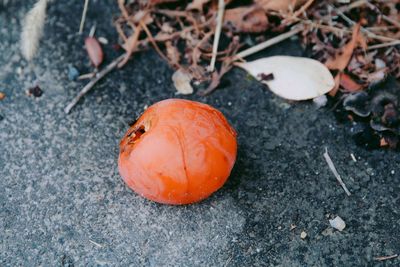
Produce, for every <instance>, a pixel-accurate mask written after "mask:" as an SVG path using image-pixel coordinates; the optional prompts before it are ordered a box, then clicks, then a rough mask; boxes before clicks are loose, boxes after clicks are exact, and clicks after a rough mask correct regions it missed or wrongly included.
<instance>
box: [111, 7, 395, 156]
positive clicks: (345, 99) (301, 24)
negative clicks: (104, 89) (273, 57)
mask: <svg viewBox="0 0 400 267" xmlns="http://www.w3.org/2000/svg"><path fill="white" fill-rule="evenodd" d="M221 2H222V1H216V0H195V1H191V2H188V1H179V0H150V1H144V0H130V1H124V0H118V6H119V8H120V11H121V15H120V16H119V17H117V18H115V19H114V25H115V28H116V30H117V32H118V34H119V43H120V46H121V47H122V49H124V50H125V51H126V53H125V56H124V59H123V60H122V61H121V62H120V63H119V67H121V66H123V65H124V64H126V63H127V62H128V60H129V59H131V58H132V57H133V55H134V54H135V53H137V52H140V51H144V50H146V49H148V48H149V47H153V48H154V49H155V51H156V52H157V53H158V54H159V55H160V57H161V58H163V59H164V60H165V61H166V62H167V63H168V64H169V65H170V66H171V68H173V69H175V71H176V70H181V71H184V72H186V73H188V74H189V75H190V78H191V80H192V84H194V85H200V84H202V83H205V84H206V86H204V85H202V86H201V87H202V88H206V89H205V90H203V91H200V92H199V94H200V95H206V94H209V93H211V92H213V91H214V90H215V89H217V88H219V87H220V83H221V81H222V80H223V79H222V77H223V76H224V74H226V73H227V72H229V71H230V69H231V68H232V67H233V65H234V62H235V61H238V60H243V58H242V57H245V56H248V55H250V54H253V53H256V52H257V51H259V50H257V49H254V51H252V48H253V47H255V46H256V45H257V44H260V43H263V42H266V41H268V40H271V38H274V37H279V36H281V35H282V36H283V35H285V34H288V33H289V32H294V34H297V35H298V37H299V40H300V41H301V43H302V44H303V46H304V49H305V50H306V51H309V56H310V57H312V58H314V59H317V60H319V61H320V62H322V63H324V64H325V65H326V66H327V67H328V68H329V69H330V70H331V72H332V74H333V75H334V77H335V87H334V88H332V90H331V92H330V93H329V95H330V97H331V102H334V104H333V105H334V106H335V107H336V109H335V114H336V115H337V117H340V119H341V120H342V121H352V122H355V123H356V122H360V123H362V124H363V127H359V131H358V132H357V133H355V135H354V137H355V139H356V142H357V143H358V144H360V145H362V146H364V147H366V148H377V147H390V148H395V149H397V148H398V143H399V142H398V136H399V134H400V133H399V113H400V111H399V103H398V97H399V96H400V93H399V90H398V89H397V90H395V91H394V92H391V93H390V94H389V93H387V92H385V91H384V90H382V92H377V91H379V90H375V89H374V90H372V88H379V86H380V84H382V83H383V82H385V80H386V79H387V77H389V76H391V77H394V78H395V79H400V52H399V48H400V23H399V21H400V10H399V5H398V4H397V3H396V1H378V0H363V1H354V2H351V3H345V1H336V0H326V1H313V0H308V1H306V0H298V1H289V0H287V1H281V0H279V1H278V0H253V1H245V2H244V1H238V0H226V1H224V4H222V5H221ZM218 12H223V15H224V16H223V20H222V23H221V22H218V20H217V17H218ZM219 28H222V33H221V35H220V36H217V35H215V33H216V32H218V29H219ZM296 29H298V30H296ZM214 38H218V51H217V53H215V50H213V43H214ZM278 39H279V38H278ZM279 40H280V39H279ZM274 44H275V42H274ZM214 46H215V45H214ZM214 48H215V47H214ZM244 50H246V52H245V53H242V52H243V51H244ZM214 58H216V61H217V64H216V69H215V70H214V71H211V69H213V66H211V65H213V64H210V62H212V61H213V59H214ZM210 67H211V68H210ZM261 79H264V80H271V79H274V76H273V74H272V73H271V74H265V75H263V77H261ZM360 129H361V130H360Z"/></svg>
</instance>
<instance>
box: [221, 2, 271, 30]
mask: <svg viewBox="0 0 400 267" xmlns="http://www.w3.org/2000/svg"><path fill="white" fill-rule="evenodd" d="M224 24H225V27H228V28H231V29H232V31H233V32H252V33H255V32H263V31H265V30H266V29H267V27H268V18H267V15H266V14H265V12H264V10H262V9H260V8H257V7H237V8H233V9H227V10H225V17H224Z"/></svg>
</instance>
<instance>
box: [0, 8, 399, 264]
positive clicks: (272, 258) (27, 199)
mask: <svg viewBox="0 0 400 267" xmlns="http://www.w3.org/2000/svg"><path fill="white" fill-rule="evenodd" d="M78 2H79V3H78ZM81 2H82V1H55V2H53V3H52V4H50V7H49V10H48V12H49V16H48V20H47V24H46V28H45V36H44V39H43V41H42V42H41V46H40V52H39V55H38V57H37V58H36V59H35V61H34V65H33V66H32V67H31V68H30V67H29V66H28V64H27V63H26V62H25V61H24V60H23V59H22V58H21V56H20V54H19V50H18V49H19V47H18V39H19V34H20V24H21V19H22V18H23V15H24V14H25V13H26V11H27V10H28V8H29V7H31V5H32V3H33V1H19V2H18V1H13V3H11V4H10V5H9V6H8V7H6V8H4V7H3V8H1V9H0V51H1V52H0V65H1V69H0V91H2V92H4V93H5V94H6V95H7V96H6V98H5V99H4V100H3V101H0V115H1V117H2V118H3V119H2V120H1V119H0V266H398V265H400V259H399V258H397V259H392V260H388V261H385V262H378V261H376V260H374V257H377V256H386V255H393V254H397V253H400V240H399V237H400V227H399V223H400V211H399V205H400V185H399V176H400V169H399V166H400V156H399V154H398V153H395V152H391V151H383V150H382V151H366V150H364V149H362V148H359V147H356V146H355V144H354V143H353V141H352V140H351V132H350V129H351V127H350V126H349V125H342V124H338V122H337V121H336V120H335V119H334V117H333V115H332V112H331V111H329V110H328V109H320V110H318V109H316V107H315V106H313V104H312V103H309V102H308V103H296V104H294V103H288V102H286V101H283V100H281V99H279V98H278V97H276V96H274V95H273V94H272V93H271V92H269V91H268V90H267V89H266V88H265V87H264V86H262V85H260V84H259V83H257V82H255V81H253V80H251V79H248V77H247V76H246V74H245V73H244V72H243V71H241V70H234V71H232V72H231V73H230V74H229V75H227V80H228V81H229V82H230V84H229V85H228V86H226V87H225V88H223V89H220V90H218V91H217V92H215V93H214V94H212V95H210V96H208V97H199V96H197V95H191V96H189V97H188V98H189V99H194V100H198V101H201V102H205V103H209V104H211V105H213V106H215V107H217V108H219V109H220V110H221V111H222V112H223V113H224V114H225V115H226V116H227V118H228V119H229V121H230V122H231V123H232V124H233V125H234V127H235V128H236V129H237V131H238V133H239V137H238V142H239V152H238V159H237V163H236V166H235V168H234V171H233V173H232V175H231V177H230V179H229V181H228V183H227V184H226V185H225V186H224V187H223V188H222V189H221V190H220V191H218V192H217V193H216V194H214V195H213V196H211V197H210V198H209V199H207V200H205V201H203V202H201V203H198V204H195V205H189V206H181V207H176V206H166V205H159V204H155V203H152V202H149V201H147V200H145V199H143V198H141V197H139V196H138V195H136V194H135V193H133V192H132V191H131V190H130V189H129V188H127V187H126V186H125V185H124V183H123V181H122V180H121V178H120V176H119V174H118V171H117V157H118V143H119V139H120V138H121V137H122V136H123V133H124V132H125V131H126V130H127V128H128V123H129V122H130V121H131V120H133V119H134V118H135V117H136V116H138V115H139V114H140V113H141V112H142V111H143V109H144V107H145V106H146V105H150V104H152V103H154V102H156V101H158V100H161V99H165V98H170V97H175V94H174V88H173V84H172V81H171V75H172V71H171V70H170V69H169V68H168V66H167V64H166V63H164V62H163V61H162V60H161V59H160V58H159V57H158V56H157V55H156V54H155V53H153V52H147V53H143V54H140V55H136V56H135V57H134V60H132V61H131V62H130V63H129V64H128V66H127V67H125V68H124V69H122V70H119V71H115V72H113V73H112V74H110V75H108V76H107V77H106V78H105V79H104V80H103V81H102V82H100V83H99V84H98V85H97V86H96V87H95V88H94V90H93V91H91V92H90V93H89V94H88V95H87V96H86V97H85V98H84V100H83V101H81V102H79V104H78V105H77V107H76V108H75V109H73V110H72V112H71V114H70V115H68V116H66V115H65V114H64V112H63V108H64V107H65V105H66V104H67V103H68V101H70V100H71V99H72V98H73V97H74V96H75V95H76V94H77V92H78V91H79V90H80V89H81V88H82V86H83V85H84V84H85V83H84V82H70V81H69V80H68V78H67V70H68V64H73V65H75V66H76V67H77V68H78V69H79V70H80V71H81V72H82V73H84V72H85V71H88V70H89V69H90V67H89V63H88V60H87V56H86V54H85V51H84V49H83V37H82V36H79V35H78V34H77V33H76V32H77V29H78V26H79V21H80V12H81V8H82V3H81ZM116 13H117V9H116V4H115V1H112V0H108V1H99V0H98V1H91V4H90V8H89V15H88V20H87V24H86V28H85V33H86V34H87V33H88V31H89V28H90V27H91V25H93V24H94V23H97V36H104V37H106V38H107V39H108V40H110V41H111V44H112V43H113V42H115V40H116V34H115V33H114V30H113V28H112V26H111V18H112V15H113V14H116ZM111 44H110V45H108V46H105V50H106V55H107V60H108V61H110V60H111V59H112V58H114V57H115V56H116V55H117V52H115V51H113V49H112V48H111ZM302 53H303V52H302V50H301V48H300V46H298V45H297V44H296V43H295V42H285V43H283V44H281V45H279V46H276V47H273V48H270V49H268V51H267V52H265V55H273V54H290V55H302ZM33 73H36V75H37V76H35V75H34V74H33ZM36 83H38V84H39V85H40V87H41V88H42V89H43V91H44V94H43V96H42V97H40V98H37V99H34V98H33V97H29V96H27V95H26V94H25V90H26V89H27V88H29V87H30V86H32V85H34V84H36ZM325 147H327V148H328V150H329V152H330V155H331V157H332V159H333V161H334V162H335V165H336V167H337V169H338V171H339V173H340V174H341V175H342V177H343V180H344V182H345V183H346V185H347V187H348V188H349V190H350V191H351V192H352V195H351V196H350V197H347V196H346V195H345V193H344V191H343V190H342V188H341V187H340V186H339V185H338V183H337V182H336V180H335V178H334V176H333V175H332V173H331V172H330V170H329V168H328V166H327V164H326V162H325V160H324V158H323V152H324V149H325ZM351 153H353V154H354V155H355V157H356V158H357V162H354V161H353V160H352V159H351V157H350V154H351ZM335 215H339V216H340V217H341V218H343V219H344V221H345V222H346V224H347V227H346V228H345V229H344V231H342V232H338V231H336V230H333V229H332V228H330V226H329V221H328V219H329V218H330V217H329V216H335ZM291 224H293V225H295V226H296V228H294V229H292V230H291ZM302 231H305V232H306V233H307V237H306V238H305V239H304V240H303V239H301V238H300V234H301V232H302Z"/></svg>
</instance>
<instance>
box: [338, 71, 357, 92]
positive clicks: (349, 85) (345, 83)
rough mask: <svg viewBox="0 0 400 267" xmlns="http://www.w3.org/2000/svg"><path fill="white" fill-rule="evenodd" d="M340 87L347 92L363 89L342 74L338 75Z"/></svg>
mask: <svg viewBox="0 0 400 267" xmlns="http://www.w3.org/2000/svg"><path fill="white" fill-rule="evenodd" d="M340 86H341V87H343V88H344V89H345V90H346V91H347V92H356V91H359V90H361V89H362V88H363V87H362V85H361V84H358V83H356V82H355V81H354V80H353V79H352V78H351V77H350V76H349V75H347V74H346V73H342V74H341V75H340Z"/></svg>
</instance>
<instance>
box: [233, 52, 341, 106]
mask: <svg viewBox="0 0 400 267" xmlns="http://www.w3.org/2000/svg"><path fill="white" fill-rule="evenodd" d="M236 65H237V66H239V67H241V68H243V69H244V70H246V71H247V72H248V73H249V74H251V75H252V76H254V77H255V78H256V79H257V80H261V77H262V74H269V73H272V74H273V76H274V79H273V80H267V81H263V80H261V82H262V83H264V84H267V85H268V87H269V89H270V90H271V91H272V92H274V93H275V94H277V95H279V96H281V97H283V98H286V99H289V100H307V99H313V98H315V97H318V96H321V95H324V94H326V93H328V92H329V91H330V90H331V89H332V88H333V87H334V86H335V81H334V79H333V77H332V74H331V73H330V71H329V70H328V69H327V68H326V66H324V65H323V64H322V63H320V62H319V61H317V60H314V59H310V58H304V57H290V56H273V57H267V58H261V59H258V60H255V61H252V62H246V63H236Z"/></svg>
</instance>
